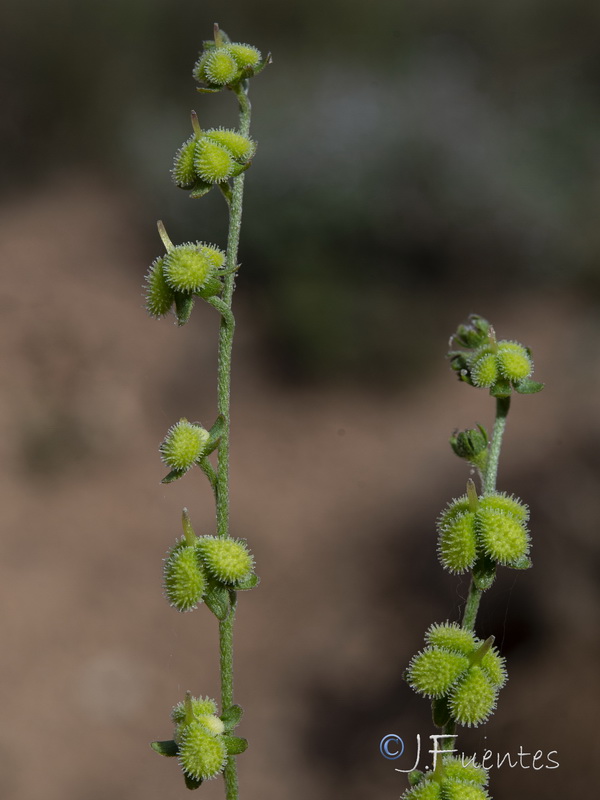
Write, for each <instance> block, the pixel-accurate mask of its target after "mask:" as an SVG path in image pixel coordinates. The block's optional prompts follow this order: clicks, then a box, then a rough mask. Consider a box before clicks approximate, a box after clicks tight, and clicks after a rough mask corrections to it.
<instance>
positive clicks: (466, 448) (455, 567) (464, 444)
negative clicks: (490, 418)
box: [403, 315, 543, 800]
mask: <svg viewBox="0 0 600 800" xmlns="http://www.w3.org/2000/svg"><path fill="white" fill-rule="evenodd" d="M450 347H451V348H452V349H451V350H450V352H449V353H448V357H449V359H450V364H451V366H452V368H453V370H454V371H455V372H456V373H457V374H458V378H459V380H461V381H464V382H465V383H468V384H469V385H471V386H474V387H477V388H485V389H489V392H490V394H491V395H492V396H493V397H495V398H496V421H495V423H494V433H493V436H492V440H491V441H490V437H489V436H488V433H487V431H486V429H485V428H484V427H483V426H482V425H477V427H476V428H473V429H469V430H464V431H457V432H455V433H454V434H453V436H452V437H451V439H450V445H451V447H452V449H453V451H454V452H455V453H456V455H457V456H459V457H460V458H462V459H465V460H466V461H468V462H469V463H470V464H471V465H472V466H473V467H475V468H476V469H477V471H478V473H479V477H480V479H481V486H482V489H481V492H480V493H479V494H478V492H477V489H476V488H475V483H474V482H473V480H469V481H468V482H467V491H466V493H465V494H464V495H462V496H461V497H459V498H457V499H455V500H452V501H451V502H450V503H449V504H448V506H447V507H446V508H445V509H444V511H443V512H442V513H441V514H440V516H439V518H438V520H437V525H436V527H437V535H438V556H439V560H440V563H441V565H442V566H443V567H444V569H446V570H448V571H449V572H451V573H459V574H460V573H465V572H470V573H471V586H470V588H469V594H468V598H467V601H466V604H465V610H464V614H463V619H462V624H461V625H459V624H457V623H454V622H452V623H451V622H446V623H443V624H434V625H431V626H430V628H429V629H428V630H427V632H426V634H425V642H426V646H425V648H424V649H423V650H421V652H419V653H418V654H417V655H416V656H414V658H413V659H412V661H411V662H410V665H409V667H408V669H407V670H406V674H405V677H406V680H407V681H408V683H409V685H410V686H411V687H412V688H413V689H414V691H416V692H417V693H418V694H420V695H422V696H423V697H426V698H428V699H430V700H431V705H432V715H433V722H434V724H435V725H436V726H438V727H439V728H442V730H443V731H444V733H445V735H448V736H455V731H456V726H457V725H463V726H467V727H471V726H478V725H481V724H482V723H484V722H485V721H486V720H487V719H488V718H489V716H490V715H491V714H492V713H493V711H494V709H495V707H496V701H497V697H498V693H499V691H500V689H501V688H502V686H503V685H504V684H505V683H506V680H507V675H506V669H505V660H504V658H503V657H502V656H500V654H499V653H498V651H497V650H496V649H495V648H494V646H493V642H494V637H493V636H490V637H489V638H487V639H485V640H484V639H480V638H478V637H477V636H476V635H475V632H474V630H475V625H476V617H477V609H478V607H479V602H480V599H481V596H482V594H483V592H484V591H485V590H486V589H489V588H490V586H491V585H492V583H493V582H494V580H495V577H496V568H497V567H498V566H503V567H511V568H513V569H527V568H528V567H530V566H531V560H530V558H529V551H530V547H531V540H530V536H529V531H528V528H527V522H528V519H529V509H528V507H527V505H525V503H523V502H522V501H521V500H519V499H518V498H516V497H513V496H512V495H509V494H506V493H504V492H499V491H497V490H496V475H497V469H498V457H499V453H500V447H501V442H502V435H503V431H504V426H505V422H506V415H507V414H508V409H509V407H510V399H511V395H512V393H513V391H515V392H518V393H520V394H534V393H535V392H539V391H540V390H541V389H542V388H543V384H541V383H537V382H535V381H533V380H532V379H531V374H532V372H533V361H532V358H531V352H530V350H529V348H527V347H525V346H524V345H522V344H520V343H519V342H513V341H508V340H498V339H497V338H496V334H495V332H494V329H493V327H492V326H491V325H490V323H489V322H488V321H487V320H485V319H483V317H480V316H477V315H472V316H471V317H469V320H468V322H467V324H464V325H460V326H459V327H458V330H457V331H456V333H455V334H454V335H453V336H452V337H451V339H450ZM410 783H411V788H410V789H409V790H408V791H407V792H406V793H405V794H404V795H403V800H485V799H486V798H488V797H489V795H488V794H487V792H486V790H485V788H484V786H485V785H486V783H487V775H486V771H485V770H484V769H482V768H480V767H477V766H476V765H467V766H465V765H464V764H462V763H461V762H459V761H458V760H457V759H453V758H444V759H443V760H442V761H441V762H440V763H438V765H437V766H436V768H435V769H434V770H433V771H432V772H430V773H428V774H423V773H420V772H415V773H412V775H411V778H410Z"/></svg>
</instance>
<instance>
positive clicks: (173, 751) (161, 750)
mask: <svg viewBox="0 0 600 800" xmlns="http://www.w3.org/2000/svg"><path fill="white" fill-rule="evenodd" d="M150 747H151V748H152V749H153V750H154V751H155V752H156V753H158V754H159V755H161V756H166V757H167V758H173V757H174V756H176V755H177V753H178V751H179V747H178V745H177V742H175V741H173V739H167V740H166V741H164V742H151V743H150Z"/></svg>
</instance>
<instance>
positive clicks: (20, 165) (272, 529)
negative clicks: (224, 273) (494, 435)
mask: <svg viewBox="0 0 600 800" xmlns="http://www.w3.org/2000/svg"><path fill="white" fill-rule="evenodd" d="M215 19H216V20H218V21H219V22H220V23H221V25H222V27H223V28H224V29H225V30H227V31H228V32H229V33H230V34H231V35H232V37H233V38H234V39H238V40H242V41H249V42H252V43H254V44H256V45H258V46H259V47H260V48H261V49H262V50H263V51H267V50H269V49H270V50H271V51H272V52H273V57H274V64H273V66H272V67H270V68H269V69H268V70H267V71H266V72H265V73H263V74H262V75H261V76H260V77H259V78H257V79H256V81H254V82H253V84H252V100H253V105H254V111H255V119H254V123H253V132H254V135H255V136H256V138H257V139H258V141H259V143H260V146H259V151H258V155H257V158H256V159H255V163H254V164H253V166H252V169H251V170H250V172H249V173H248V181H247V194H246V207H245V211H244V226H243V234H242V249H241V261H242V262H243V267H242V270H241V272H240V277H239V280H238V287H239V288H238V292H237V294H236V308H237V317H238V323H239V325H238V336H237V343H236V351H235V359H234V373H235V374H234V400H233V414H234V417H233V419H234V422H233V426H234V427H233V456H232V497H233V508H232V513H233V531H234V533H235V534H236V535H239V536H244V537H247V538H248V540H249V542H250V544H251V546H252V548H253V550H254V552H255V554H256V558H257V562H258V567H257V571H258V572H259V574H260V575H261V576H262V583H261V586H260V588H259V590H256V591H254V592H250V593H247V594H245V595H243V596H242V598H241V603H240V609H239V616H238V626H237V650H236V681H237V683H236V694H237V700H238V701H239V702H240V703H241V704H242V705H243V706H244V707H245V709H246V717H245V719H244V722H243V725H242V726H241V727H240V729H239V732H240V734H241V735H244V736H247V737H248V738H249V739H250V741H251V747H250V749H249V751H248V752H247V754H245V755H244V756H242V757H241V758H240V759H239V764H240V772H241V782H242V783H241V785H242V797H245V798H250V799H251V798H256V800H258V798H260V799H261V800H275V798H277V799H279V798H281V797H285V798H286V800H301V799H302V800H304V798H307V797H310V798H312V800H325V799H326V798H331V797H335V798H338V797H339V798H342V797H343V798H345V800H359V799H361V800H362V798H365V797H369V798H377V800H386V798H390V800H391V799H393V798H397V797H398V796H399V795H400V794H401V792H402V791H403V790H404V788H405V787H406V781H405V778H404V777H403V776H401V775H399V774H398V773H396V772H395V771H394V767H396V766H398V767H400V768H408V767H409V766H410V762H411V761H412V758H411V757H409V755H408V754H407V756H406V757H405V758H403V759H401V760H400V761H399V762H393V761H386V760H385V759H383V758H382V756H381V755H380V753H379V742H380V740H381V738H382V736H383V735H384V734H387V733H391V732H394V733H397V734H398V735H400V736H402V737H403V738H404V740H405V741H406V743H407V750H408V752H409V754H410V756H412V755H413V754H414V742H415V737H416V735H417V733H420V735H421V736H422V737H423V738H425V737H427V736H428V735H429V734H430V733H433V732H434V729H433V728H432V725H431V722H430V717H429V708H428V704H427V703H426V702H425V701H423V700H420V699H419V698H416V697H415V696H413V694H412V693H411V691H410V690H409V689H408V688H407V686H406V685H405V684H404V683H403V682H402V680H401V674H402V671H403V670H404V668H405V666H406V664H407V663H408V661H409V659H410V657H411V656H412V655H413V654H414V653H415V652H416V651H417V650H418V649H419V648H420V647H421V644H422V636H423V632H424V630H425V628H426V627H427V626H428V625H429V624H430V623H431V622H432V621H443V620H445V619H447V618H450V619H457V618H458V615H459V613H460V608H461V605H462V602H463V600H464V597H465V593H466V591H467V585H468V584H467V580H466V578H462V579H461V578H456V577H451V576H449V575H447V574H445V573H443V572H442V570H441V569H440V568H439V566H438V564H437V560H436V553H435V534H434V527H433V523H434V520H435V518H436V516H437V514H438V513H439V511H440V510H441V509H442V508H443V507H444V505H445V504H446V503H447V502H448V500H450V499H451V498H452V497H454V496H457V495H458V494H460V493H461V492H462V491H464V486H465V481H466V479H467V477H468V469H467V467H466V466H465V465H464V463H461V462H459V461H458V459H456V458H455V457H454V456H453V455H452V453H451V452H450V449H449V447H448V445H447V438H448V436H449V434H450V433H451V431H452V430H453V429H454V428H456V427H461V426H462V427H466V426H469V425H472V424H473V423H475V422H482V423H484V424H490V423H491V421H492V414H493V402H492V401H491V400H490V399H489V397H487V396H486V393H485V392H477V391H474V390H473V389H470V388H469V387H467V386H464V385H460V384H459V383H457V382H456V381H455V380H454V377H453V375H452V374H451V372H450V370H449V368H448V365H447V363H445V361H444V355H445V352H446V344H447V340H448V336H449V334H450V333H451V332H452V331H453V330H454V329H455V327H456V325H457V323H458V322H460V321H461V320H463V319H465V318H466V316H467V315H468V313H470V312H472V311H476V312H478V313H480V314H483V315H485V316H487V317H489V318H490V319H491V320H492V321H493V322H494V324H495V326H496V329H497V331H498V334H499V336H501V337H507V338H514V339H518V340H521V341H523V342H524V343H526V344H528V345H529V346H531V347H532V348H533V351H534V356H535V362H536V373H535V377H536V378H538V379H539V380H544V381H545V382H546V384H547V387H546V390H545V391H544V392H543V393H542V394H541V395H538V396H536V397H517V398H516V400H515V402H514V406H513V410H512V412H511V417H510V420H509V427H508V432H507V437H506V442H505V449H504V454H503V461H502V464H501V469H500V476H499V480H500V487H501V488H502V489H506V490H508V491H510V492H514V493H515V494H517V495H518V496H520V497H522V498H523V499H525V500H526V501H528V502H529V503H530V505H531V509H532V531H533V537H534V549H533V557H534V566H535V568H534V569H533V570H531V571H529V572H526V573H515V572H511V571H510V570H504V571H503V574H502V575H501V577H500V578H499V580H498V581H497V583H496V585H495V586H494V588H493V590H492V591H490V592H489V596H486V597H485V598H484V601H483V605H482V611H481V615H480V623H479V630H480V633H481V634H485V635H486V636H487V635H489V634H494V635H495V636H496V640H497V643H498V644H499V645H500V647H501V649H502V652H503V653H504V654H505V655H506V656H507V658H508V662H509V674H510V682H509V683H508V685H507V687H506V688H505V689H504V690H503V691H502V693H501V697H500V703H499V707H498V710H497V713H496V715H495V716H494V717H493V719H492V721H491V722H490V724H489V725H488V726H486V727H485V728H480V729H478V730H475V731H470V732H467V733H466V734H465V735H464V736H463V737H462V742H463V743H464V745H465V747H468V748H472V749H476V750H477V752H478V753H479V755H481V754H482V752H483V749H484V748H485V747H489V748H490V749H492V750H493V752H494V753H501V754H503V753H507V752H510V753H512V754H513V756H514V754H515V753H516V752H517V751H518V749H519V746H522V747H523V749H524V750H525V751H527V752H532V751H533V752H535V751H536V750H542V751H543V753H544V755H545V754H547V753H548V752H549V751H552V750H556V751H558V755H557V756H556V755H555V756H554V758H556V759H557V760H558V761H559V763H560V767H559V768H558V769H555V770H548V769H541V770H539V771H534V770H533V769H521V768H516V769H513V770H510V769H508V768H506V767H504V768H503V769H501V770H498V771H495V772H494V774H493V777H492V785H491V793H492V796H493V797H494V798H495V800H501V798H507V797H511V798H519V800H520V798H530V797H545V798H559V797H560V798H562V797H575V796H579V795H580V794H584V793H585V795H586V796H587V795H589V792H590V788H589V786H590V782H591V780H592V763H593V754H594V748H597V747H598V744H599V742H598V736H597V732H596V731H597V722H596V713H597V709H598V679H597V675H598V666H599V661H600V659H599V654H598V637H597V630H598V610H599V604H598V569H599V566H600V563H599V562H600V559H599V548H598V543H597V542H598V536H597V514H598V488H597V487H598V480H599V479H600V456H599V453H600V419H599V415H598V400H597V398H598V392H599V390H600V347H599V343H600V317H599V313H598V311H599V302H600V269H599V266H600V265H599V259H600V236H599V231H600V227H599V226H598V209H599V208H600V145H599V142H600V83H599V81H600V45H599V44H598V41H599V40H598V25H599V23H600V8H599V7H598V4H597V3H595V2H593V0H574V1H573V2H569V3H566V2H558V1H557V0H519V2H513V1H512V0H509V2H503V3H495V4H489V3H485V4H482V3H480V2H475V0H471V1H468V0H455V2H452V3H448V2H438V1H437V0H433V1H432V2H429V3H408V4H399V3H397V2H392V1H391V0H373V2H371V3H370V4H369V5H368V8H367V7H366V6H365V4H363V3H358V2H351V1H350V0H344V1H343V2H342V0H330V2H329V3H327V4H323V3H317V2H312V0H306V1H305V2H303V3H284V4H277V5H274V4H272V3H269V2H266V0H257V2H252V3H249V2H246V3H243V2H242V0H231V1H230V2H229V3H227V4H221V3H218V2H212V1H210V0H208V1H207V2H202V3H200V2H192V1H191V0H175V2H172V1H171V2H168V0H143V2H142V0H102V2H100V0H87V2H85V3H76V2H74V0H52V2H42V0H37V2H36V0H19V1H18V2H17V0H5V2H4V3H3V6H2V10H1V11H0V68H1V69H2V76H1V81H2V84H1V85H2V113H1V117H0V144H1V147H0V161H1V164H0V166H1V174H2V189H1V195H0V258H1V263H2V275H3V280H2V284H1V289H0V291H1V308H2V317H1V319H2V335H1V337H0V348H1V350H2V381H1V386H0V391H1V393H2V398H1V406H0V412H1V416H0V420H1V425H2V430H1V436H0V449H1V451H2V459H1V461H2V464H3V473H2V484H1V486H2V489H1V491H2V496H1V500H2V502H1V509H2V517H3V525H2V530H3V534H2V539H1V545H0V548H1V549H0V571H1V579H0V593H1V597H2V608H3V614H2V623H1V628H0V630H1V633H0V643H1V644H0V647H1V650H0V653H1V655H0V670H1V675H2V689H1V693H2V694H1V701H0V708H1V710H2V723H1V727H0V797H1V798H2V800H30V798H33V797H38V796H43V797H44V798H45V800H105V798H109V797H119V798H127V799H128V800H158V799H159V798H160V799H161V800H163V798H166V797H168V798H172V800H175V798H185V797H187V796H188V792H187V790H186V789H185V787H184V785H183V781H182V780H181V776H180V775H179V774H178V767H177V764H176V763H174V762H173V761H166V760H163V759H161V758H159V757H158V756H157V755H156V754H154V753H152V752H151V750H150V749H149V747H148V742H149V741H150V740H151V739H153V738H168V737H169V735H170V733H171V728H170V724H169V719H168V715H169V711H170V708H171V706H172V705H173V704H174V703H175V702H177V701H178V700H179V699H180V698H181V697H182V696H183V694H184V692H185V690H186V689H188V688H189V689H191V690H192V691H193V692H195V693H197V694H200V693H201V694H210V695H213V696H216V694H217V692H218V675H217V635H216V623H215V620H214V619H213V618H212V617H211V615H210V614H209V613H208V612H207V611H206V609H201V610H199V611H197V612H195V613H194V614H191V615H190V614H185V615H178V614H177V613H176V612H175V611H173V610H172V609H171V608H169V607H168V605H167V603H166V602H165V600H164V598H163V597H162V592H161V559H162V557H163V555H164V552H165V551H166V549H167V548H168V547H169V546H170V544H171V543H172V541H173V540H174V538H175V537H176V536H178V535H179V533H180V528H179V516H180V513H181V508H182V506H184V505H186V506H188V508H189V509H190V512H191V515H192V519H193V521H194V523H195V525H196V527H197V530H198V531H199V532H202V533H211V532H212V531H213V529H214V528H213V526H214V520H213V507H212V501H211V497H210V494H209V491H208V489H207V486H205V481H204V479H203V477H202V476H201V475H200V474H198V475H193V474H190V475H189V476H187V477H186V478H185V479H184V480H182V481H180V482H179V483H178V484H176V485H172V486H167V487H164V486H161V485H160V484H159V480H160V478H161V477H162V475H163V473H164V469H163V468H162V467H161V464H160V461H159V458H158V455H157V445H158V443H159V442H160V440H161V439H162V437H163V436H164V434H165V431H166V430H167V428H168V427H169V425H171V424H172V423H173V422H174V421H176V420H177V419H179V417H181V416H187V417H189V418H190V419H194V420H195V419H197V420H201V421H203V422H205V423H208V422H210V421H211V420H212V419H213V418H214V414H215V412H214V408H215V390H214V384H215V358H216V356H215V351H216V328H217V319H216V315H215V314H214V312H213V311H212V310H211V309H210V308H208V307H198V308H197V310H196V312H195V313H194V315H193V318H192V321H191V322H190V324H189V325H188V326H186V327H185V328H183V329H181V330H179V329H177V328H176V327H174V326H173V325H172V324H170V322H169V321H165V320H163V321H161V322H155V321H152V320H150V319H149V318H148V317H146V315H145V313H144V310H143V303H142V298H141V289H140V286H141V282H142V278H143V274H144V272H145V270H146V268H147V265H148V264H149V263H150V261H151V260H152V259H153V258H154V257H155V256H156V255H157V254H159V253H160V251H161V245H160V242H159V239H158V236H157V235H156V232H155V227H154V221H155V220H156V219H157V218H159V217H161V218H163V219H164V220H165V223H166V225H167V228H168V230H169V232H170V234H171V236H172V238H173V239H174V240H175V241H186V240H189V239H201V240H202V239H204V240H209V241H214V242H217V243H219V244H223V243H224V234H225V213H224V207H223V202H222V200H221V198H220V197H218V196H216V192H215V193H214V194H215V196H212V194H211V195H209V196H208V197H207V198H204V199H203V200H201V201H195V202H192V201H190V200H189V199H188V198H187V196H186V194H185V193H184V192H181V191H180V190H177V189H176V188H175V187H173V186H172V184H171V183H170V179H169V167H170V164H171V159H172V156H173V153H174V152H175V149H176V148H177V147H178V146H179V144H180V143H181V142H182V141H183V140H184V139H185V138H186V137H187V136H188V133H189V122H188V113H189V109H190V108H191V107H194V108H196V109H197V110H198V112H199V114H200V119H201V121H202V122H203V123H204V124H205V125H206V126H209V125H218V124H224V125H233V124H235V106H234V102H233V98H232V97H231V96H227V95H226V93H225V94H223V95H219V96H198V95H196V94H195V91H194V83H193V81H192V80H191V77H190V72H191V67H192V64H193V62H194V60H195V58H196V54H197V52H198V49H199V47H200V43H201V40H202V39H203V38H208V37H209V36H210V33H211V26H212V23H213V21H214V20H215ZM485 737H487V738H485ZM425 763H426V762H425V760H423V761H422V763H421V765H422V766H424V765H425ZM527 763H531V761H530V760H529V761H528V762H527ZM542 763H543V764H546V763H548V762H547V760H546V759H545V758H544V760H543V761H542ZM200 791H201V792H202V794H203V796H204V797H206V798H209V799H210V798H220V797H222V785H221V782H220V781H212V782H211V783H209V784H206V785H205V786H203V787H202V788H201V790H200Z"/></svg>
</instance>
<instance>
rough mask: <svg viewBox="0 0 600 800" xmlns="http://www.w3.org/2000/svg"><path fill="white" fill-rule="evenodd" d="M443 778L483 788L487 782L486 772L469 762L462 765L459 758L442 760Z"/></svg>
mask: <svg viewBox="0 0 600 800" xmlns="http://www.w3.org/2000/svg"><path fill="white" fill-rule="evenodd" d="M444 778H445V779H449V780H452V781H466V782H470V783H477V784H479V786H485V785H486V784H487V782H488V774H487V770H485V769H484V768H483V767H480V766H479V765H478V764H473V763H472V762H470V761H469V763H468V764H463V762H462V759H461V758H456V757H454V756H446V757H445V758H444Z"/></svg>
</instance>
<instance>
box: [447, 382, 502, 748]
mask: <svg viewBox="0 0 600 800" xmlns="http://www.w3.org/2000/svg"><path fill="white" fill-rule="evenodd" d="M509 409H510V397H499V398H497V399H496V420H495V422H494V432H493V434H492V441H491V442H490V449H489V456H488V461H487V464H486V468H485V471H484V473H483V476H482V489H483V493H484V494H489V493H490V492H494V491H496V479H497V477H498V462H499V460H500V451H501V449H502V437H503V436H504V429H505V428H506V417H507V416H508V412H509ZM482 595H483V589H478V588H477V586H476V585H475V580H474V579H473V578H471V585H470V586H469V594H468V596H467V602H466V603H465V608H464V611H463V618H462V627H463V628H465V629H466V630H469V631H474V630H475V622H476V620H477V612H478V611H479V603H480V602H481V597H482ZM443 732H444V733H447V734H454V733H455V732H456V723H455V722H452V721H450V722H448V723H447V724H446V725H445V726H444V728H443ZM451 747H454V744H452V745H450V746H449V748H451Z"/></svg>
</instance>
